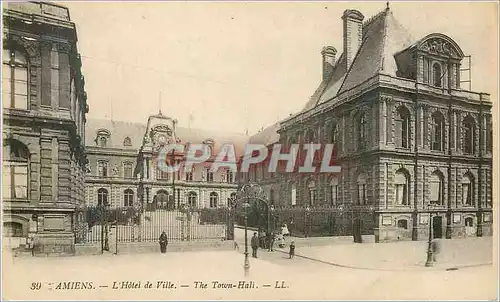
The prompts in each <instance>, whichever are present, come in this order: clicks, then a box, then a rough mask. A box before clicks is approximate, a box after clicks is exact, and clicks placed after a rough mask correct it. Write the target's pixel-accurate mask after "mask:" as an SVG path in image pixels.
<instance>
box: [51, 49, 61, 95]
mask: <svg viewBox="0 0 500 302" xmlns="http://www.w3.org/2000/svg"><path fill="white" fill-rule="evenodd" d="M50 90H51V92H50V98H51V102H52V104H59V52H58V51H57V46H56V44H53V46H52V50H51V51H50Z"/></svg>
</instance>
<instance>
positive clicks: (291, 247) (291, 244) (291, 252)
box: [288, 240, 295, 259]
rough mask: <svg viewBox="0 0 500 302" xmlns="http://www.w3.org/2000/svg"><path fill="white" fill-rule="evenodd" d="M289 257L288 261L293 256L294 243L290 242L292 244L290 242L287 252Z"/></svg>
mask: <svg viewBox="0 0 500 302" xmlns="http://www.w3.org/2000/svg"><path fill="white" fill-rule="evenodd" d="M288 254H289V256H290V259H292V258H293V256H295V242H294V241H293V240H292V242H290V251H289V252H288Z"/></svg>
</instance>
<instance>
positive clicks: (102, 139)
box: [99, 136, 108, 148]
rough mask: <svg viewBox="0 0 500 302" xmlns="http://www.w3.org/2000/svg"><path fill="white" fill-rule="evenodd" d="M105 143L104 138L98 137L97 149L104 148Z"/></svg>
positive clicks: (106, 141)
mask: <svg viewBox="0 0 500 302" xmlns="http://www.w3.org/2000/svg"><path fill="white" fill-rule="evenodd" d="M107 143H108V140H107V139H106V138H105V137H104V136H101V137H99V147H102V148H105V147H106V145H107Z"/></svg>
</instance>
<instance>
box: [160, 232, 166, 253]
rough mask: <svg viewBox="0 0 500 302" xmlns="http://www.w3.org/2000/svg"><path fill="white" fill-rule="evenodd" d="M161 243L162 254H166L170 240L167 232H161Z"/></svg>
mask: <svg viewBox="0 0 500 302" xmlns="http://www.w3.org/2000/svg"><path fill="white" fill-rule="evenodd" d="M159 241H160V252H161V253H162V254H165V253H166V252H167V245H168V238H167V234H166V233H165V231H163V232H161V235H160V239H159Z"/></svg>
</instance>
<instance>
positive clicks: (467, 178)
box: [462, 173, 474, 206]
mask: <svg viewBox="0 0 500 302" xmlns="http://www.w3.org/2000/svg"><path fill="white" fill-rule="evenodd" d="M462 204H463V205H465V206H474V178H473V176H472V175H471V174H470V173H466V174H465V175H464V177H463V178H462Z"/></svg>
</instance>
